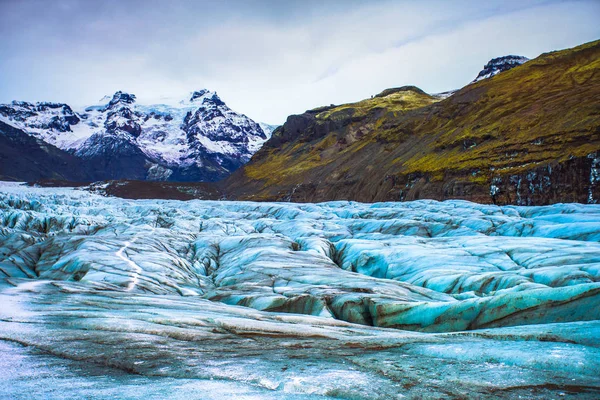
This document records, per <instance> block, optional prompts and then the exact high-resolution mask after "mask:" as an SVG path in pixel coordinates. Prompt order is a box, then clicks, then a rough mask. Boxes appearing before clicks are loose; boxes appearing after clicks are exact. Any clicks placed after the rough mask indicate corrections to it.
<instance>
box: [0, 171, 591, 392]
mask: <svg viewBox="0 0 600 400" xmlns="http://www.w3.org/2000/svg"><path fill="white" fill-rule="evenodd" d="M0 278H1V279H0V354H1V357H0V371H2V374H0V376H1V377H2V378H0V379H1V380H2V381H3V382H2V383H1V384H0V385H1V386H2V387H3V393H2V394H0V397H6V398H31V397H39V398H41V397H43V398H56V399H58V398H82V397H89V398H97V397H119V398H141V397H145V398H164V397H165V396H167V397H169V398H186V399H189V398H203V399H204V398H207V399H217V398H245V399H254V398H257V399H263V398H273V399H281V398H286V399H308V398H351V399H357V398H360V399H362V398H364V399H391V398H518V397H519V396H520V397H522V398H540V399H548V398H563V397H564V398H597V397H598V396H600V205H581V204H556V205H552V206H540V207H518V206H505V207H498V206H494V205H481V204H475V203H470V202H466V201H445V202H437V201H427V200H421V201H414V202H406V203H375V204H363V203H356V202H348V201H336V202H327V203H320V204H310V203H307V204H296V203H258V202H236V201H200V200H192V201H186V202H182V201H173V200H125V199H119V198H112V197H103V196H101V195H98V194H93V193H90V192H88V191H86V190H82V189H73V188H37V187H28V186H24V185H22V184H19V183H9V182H3V183H0Z"/></svg>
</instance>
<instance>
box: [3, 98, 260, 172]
mask: <svg viewBox="0 0 600 400" xmlns="http://www.w3.org/2000/svg"><path fill="white" fill-rule="evenodd" d="M101 103H102V104H98V105H95V106H90V107H87V108H86V109H85V110H82V111H80V112H75V111H73V109H72V108H71V107H70V106H68V105H67V104H58V103H35V104H33V103H27V102H17V101H14V102H12V103H11V104H3V105H0V116H1V117H3V118H4V119H5V120H6V121H7V122H9V123H11V124H13V125H14V126H15V127H17V128H19V129H21V130H23V131H24V132H26V133H28V134H30V135H31V136H33V137H35V138H37V139H39V140H42V141H44V142H45V143H48V144H51V145H53V146H55V147H58V148H60V149H62V150H64V151H66V152H69V153H70V154H72V155H74V156H75V157H77V158H79V159H80V160H82V161H83V162H84V164H86V166H87V167H89V170H90V171H92V179H97V180H103V179H141V180H181V181H215V180H218V179H221V178H224V177H226V176H228V175H229V174H230V173H231V172H232V171H234V170H236V169H237V168H239V167H240V166H241V165H243V164H244V163H246V162H248V160H249V159H250V157H251V156H252V155H253V154H254V153H255V152H256V151H257V150H258V149H259V148H260V146H261V145H262V143H264V142H265V141H266V140H267V139H268V137H270V131H269V130H267V132H265V131H264V130H263V128H262V127H261V126H260V125H259V124H257V123H256V122H254V121H252V120H251V119H250V118H248V117H246V116H245V115H242V114H239V113H236V112H235V111H233V110H231V109H230V108H229V107H227V105H226V104H225V103H224V102H223V101H222V100H221V99H220V98H219V96H218V95H217V94H216V93H215V92H211V91H209V90H206V89H204V90H200V91H196V92H193V93H192V94H191V96H190V98H188V99H186V100H183V101H179V102H173V104H154V105H143V104H138V102H137V99H136V96H135V95H133V94H129V93H124V92H121V91H118V92H116V93H115V94H114V95H113V96H112V97H107V98H105V99H103V101H102V102H101ZM265 129H268V126H267V125H265ZM40 178H41V176H40Z"/></svg>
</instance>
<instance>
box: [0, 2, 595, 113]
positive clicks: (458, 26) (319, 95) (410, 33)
mask: <svg viewBox="0 0 600 400" xmlns="http://www.w3.org/2000/svg"><path fill="white" fill-rule="evenodd" d="M599 21H600V0H581V1H547V0H545V1H542V0H539V1H524V0H521V1H506V0H505V1H495V0H487V1H467V0H465V1H399V0H396V1H358V0H356V1H353V0H339V1H337V0H319V1H312V0H304V1H292V0H280V1H277V0H273V1H268V0H264V1H259V0H244V1H242V0H240V1H225V0H223V1H219V0H214V1H201V0H190V1H183V0H181V1H177V0H173V1H164V0H161V1H152V0H103V1H91V0H90V1H88V0H0V34H1V37H2V40H0V102H8V101H11V100H13V99H18V100H27V101H41V100H49V101H60V102H66V103H69V104H72V105H74V106H81V105H86V104H92V103H96V102H97V101H98V100H99V99H100V98H102V97H103V96H104V95H106V94H112V93H114V92H115V91H117V90H124V91H127V92H130V93H134V94H136V95H137V96H138V99H139V100H140V101H160V98H161V97H163V96H168V97H178V98H185V97H186V96H187V93H189V92H191V91H193V90H197V89H201V88H208V89H211V90H216V91H217V92H218V93H219V96H220V97H221V98H222V99H223V100H224V101H225V102H226V103H227V104H228V105H229V106H230V107H231V108H233V109H234V110H236V111H239V112H242V113H244V114H247V115H248V116H250V117H251V118H253V119H255V120H257V121H262V122H268V123H282V122H284V121H285V118H286V117H287V116H288V115H289V114H295V113H301V112H303V111H304V110H306V109H309V108H313V107H317V106H320V105H325V104H331V103H335V104H339V103H343V102H350V101H356V100H360V99H362V98H366V97H370V96H371V95H373V94H376V93H378V92H380V91H381V90H383V89H385V88H388V87H394V86H401V85H408V84H411V85H416V86H419V87H421V88H422V89H423V90H425V91H427V92H430V93H435V92H442V91H446V90H451V89H455V88H459V87H462V86H464V85H465V84H467V83H468V82H469V81H471V80H472V79H474V78H475V76H476V75H477V73H478V72H479V70H480V69H481V68H482V67H483V65H484V64H485V63H486V62H487V61H488V60H489V59H490V58H493V57H497V56H501V55H506V54H518V55H524V56H527V57H530V58H533V57H536V56H538V55H539V54H540V53H542V52H546V51H550V50H555V49H561V48H566V47H572V46H576V45H578V44H581V43H584V42H588V41H592V40H595V39H598V38H600V23H599Z"/></svg>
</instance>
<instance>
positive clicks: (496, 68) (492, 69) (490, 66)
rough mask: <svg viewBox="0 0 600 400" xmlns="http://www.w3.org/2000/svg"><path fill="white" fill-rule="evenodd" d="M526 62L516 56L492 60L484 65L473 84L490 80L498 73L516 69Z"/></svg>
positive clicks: (524, 58)
mask: <svg viewBox="0 0 600 400" xmlns="http://www.w3.org/2000/svg"><path fill="white" fill-rule="evenodd" d="M527 61H529V58H527V57H523V56H516V55H508V56H503V57H496V58H492V59H491V60H490V61H489V62H488V63H487V64H485V65H484V67H483V69H482V70H481V71H480V72H479V74H478V75H477V78H475V80H473V82H479V81H481V80H483V79H487V78H491V77H492V76H494V75H496V74H498V73H500V72H504V71H508V70H509V69H512V68H514V67H518V66H519V65H521V64H524V63H526V62H527Z"/></svg>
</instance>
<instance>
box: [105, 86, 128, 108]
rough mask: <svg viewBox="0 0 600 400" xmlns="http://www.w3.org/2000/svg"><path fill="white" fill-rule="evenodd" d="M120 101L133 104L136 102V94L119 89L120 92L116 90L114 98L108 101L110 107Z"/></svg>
mask: <svg viewBox="0 0 600 400" xmlns="http://www.w3.org/2000/svg"><path fill="white" fill-rule="evenodd" d="M118 103H122V104H133V103H135V95H134V94H129V93H125V92H122V91H120V90H119V91H118V92H116V93H115V94H114V95H113V97H112V99H111V100H110V102H109V103H108V108H111V107H113V106H115V105H116V104H118Z"/></svg>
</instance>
